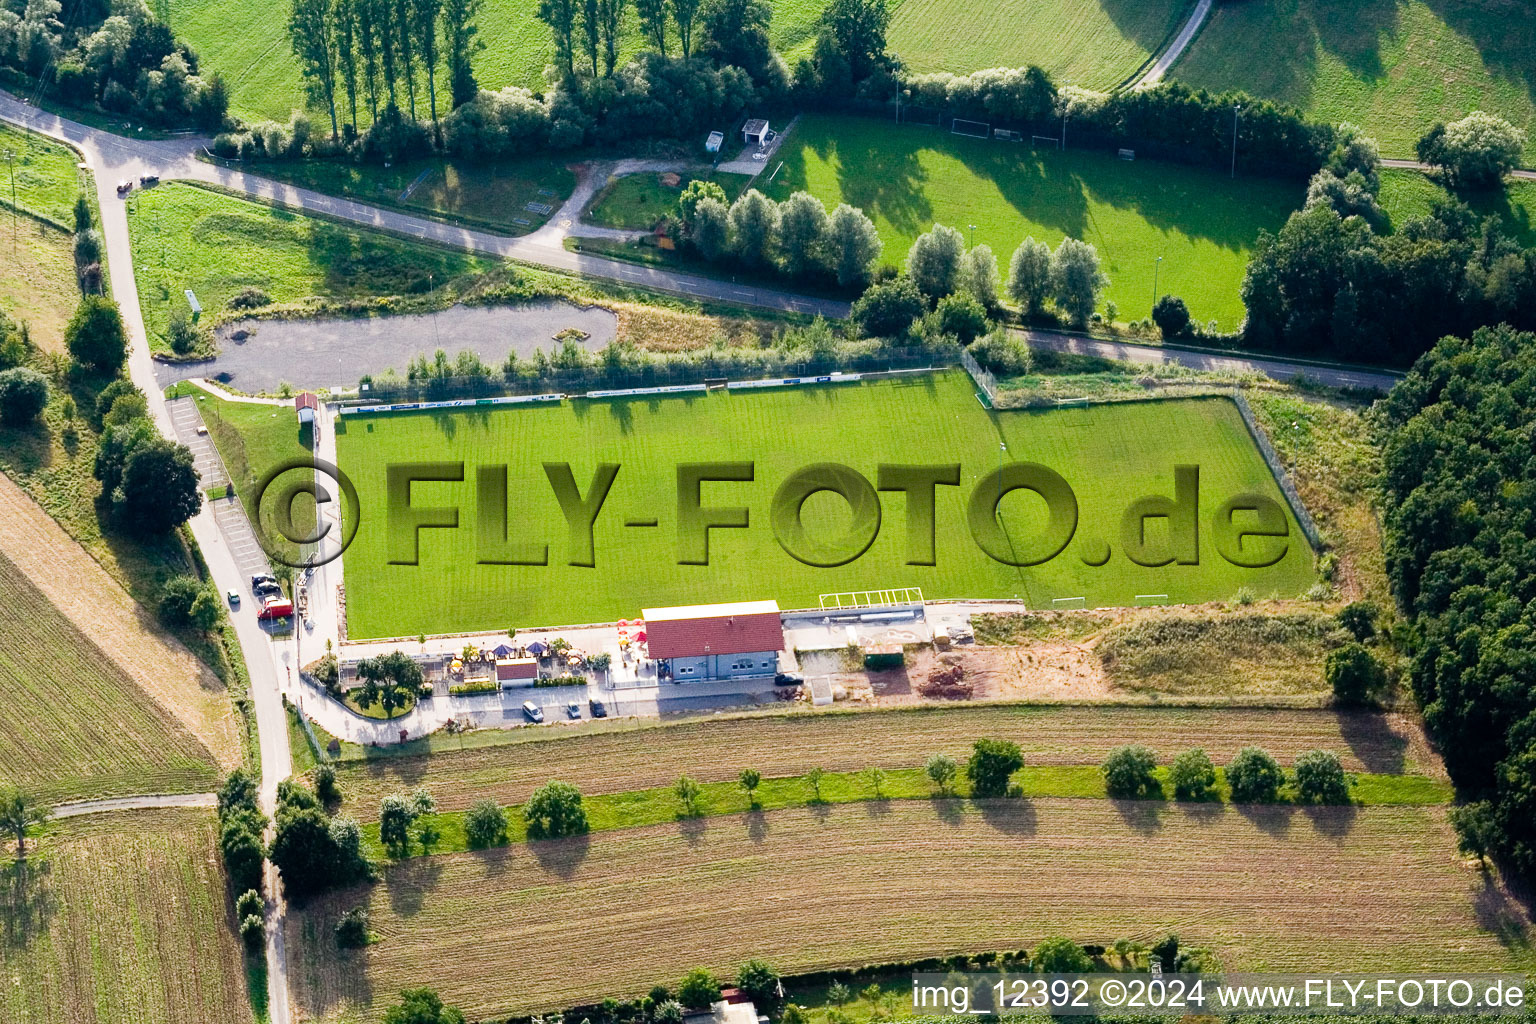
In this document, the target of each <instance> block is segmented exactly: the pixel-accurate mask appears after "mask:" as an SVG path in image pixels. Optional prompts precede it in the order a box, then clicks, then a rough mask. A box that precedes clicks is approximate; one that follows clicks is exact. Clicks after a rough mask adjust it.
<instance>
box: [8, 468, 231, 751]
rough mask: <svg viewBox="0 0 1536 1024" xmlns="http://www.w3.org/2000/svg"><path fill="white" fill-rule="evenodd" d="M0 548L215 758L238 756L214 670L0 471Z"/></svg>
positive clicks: (224, 694)
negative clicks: (157, 621)
mask: <svg viewBox="0 0 1536 1024" xmlns="http://www.w3.org/2000/svg"><path fill="white" fill-rule="evenodd" d="M0 551H3V552H4V553H5V556H6V557H7V558H9V559H10V560H11V561H12V562H13V563H14V564H15V565H16V567H17V568H18V569H20V570H21V572H22V573H23V574H24V575H25V576H26V577H27V579H28V580H30V581H31V582H32V585H33V586H35V587H37V589H38V590H40V591H42V593H43V594H44V595H45V596H47V598H48V599H49V601H51V602H52V603H53V604H54V606H55V607H56V608H58V610H59V611H60V612H61V613H62V614H63V615H64V617H65V618H67V619H68V620H69V621H70V622H71V623H73V624H74V626H75V628H77V629H79V630H80V631H81V632H82V633H84V634H85V635H86V636H87V637H89V638H90V639H91V640H92V641H93V642H94V643H95V644H96V645H97V646H98V647H100V648H101V649H102V651H104V652H105V653H106V655H107V656H108V657H110V658H111V659H112V661H113V662H115V663H116V664H117V665H118V667H119V668H121V669H122V670H123V671H124V672H125V673H126V674H127V675H128V677H129V678H130V679H132V680H133V681H134V682H135V683H137V684H138V685H139V686H140V687H141V688H142V689H143V690H144V692H145V693H146V694H148V695H149V697H150V698H151V699H153V700H154V701H155V703H156V704H158V705H160V707H162V708H164V709H165V710H166V711H167V712H168V713H169V714H171V715H172V716H173V717H175V718H176V720H177V721H179V722H180V723H181V724H182V725H184V726H185V727H186V728H187V730H188V731H189V732H191V733H192V735H193V736H196V737H197V738H198V740H200V741H201V742H202V744H203V746H205V747H207V748H208V750H209V752H210V753H212V754H213V756H214V757H215V758H216V759H217V760H218V762H219V764H220V765H222V766H224V767H233V766H234V765H236V764H238V763H239V762H240V756H241V754H240V734H239V724H238V722H237V721H236V719H235V711H234V707H233V706H232V705H231V703H230V699H229V694H228V691H227V690H226V689H225V687H224V684H223V682H221V681H220V680H219V677H218V676H216V675H214V674H213V672H212V671H210V670H209V668H208V666H206V665H204V664H203V663H202V662H201V661H199V660H198V659H197V658H196V656H194V655H193V654H192V652H191V651H188V650H187V649H186V648H185V647H183V646H182V645H181V644H180V643H178V642H177V641H176V640H174V639H172V638H171V637H168V636H166V635H165V634H164V633H163V632H162V631H161V630H160V628H159V627H158V626H157V625H156V624H155V622H154V619H153V618H152V616H151V615H150V613H149V611H148V610H146V609H145V608H143V607H142V606H140V605H139V603H138V602H137V601H135V600H134V599H133V598H132V597H130V596H129V594H128V592H127V591H125V590H124V589H123V588H122V587H121V586H119V585H118V583H117V581H116V580H114V579H113V578H112V577H111V576H109V575H107V572H106V570H105V569H103V568H102V567H101V566H100V565H98V564H97V562H96V560H95V559H94V558H92V557H91V556H90V555H89V554H87V553H86V551H85V549H84V548H82V547H81V546H80V545H79V544H76V543H75V541H74V540H73V539H72V538H71V537H70V536H69V534H67V533H65V532H64V530H63V528H62V527H60V526H59V525H58V524H57V523H55V522H54V521H53V520H52V519H50V518H49V517H48V514H47V513H46V512H44V511H43V510H42V509H41V508H39V507H38V506H37V505H36V503H34V502H33V501H32V499H31V498H29V497H27V495H26V494H25V493H24V492H23V491H22V490H21V489H20V488H19V487H17V486H16V485H15V483H13V482H12V481H11V479H10V478H9V477H7V476H5V475H4V474H0Z"/></svg>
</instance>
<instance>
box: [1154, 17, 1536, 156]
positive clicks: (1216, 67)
mask: <svg viewBox="0 0 1536 1024" xmlns="http://www.w3.org/2000/svg"><path fill="white" fill-rule="evenodd" d="M1255 40H1262V41H1263V44H1262V45H1255ZM1533 65H1536V26H1533V24H1532V22H1531V20H1530V18H1528V17H1523V16H1521V14H1520V13H1518V12H1517V9H1516V7H1515V6H1514V5H1502V4H1490V3H1484V2H1482V0H1369V2H1365V3H1355V4H1336V3H1331V2H1329V0H1276V2H1271V3H1244V4H1217V5H1216V8H1215V10H1213V11H1212V13H1211V17H1210V21H1209V22H1208V23H1207V25H1206V26H1205V28H1204V29H1203V30H1202V31H1201V33H1200V35H1199V36H1198V37H1196V39H1195V41H1194V43H1193V44H1192V45H1191V46H1190V48H1189V51H1188V52H1187V53H1185V55H1184V56H1183V58H1181V59H1180V60H1179V62H1178V63H1177V64H1176V65H1174V68H1173V72H1172V75H1171V77H1173V78H1177V79H1179V80H1180V81H1183V82H1187V83H1188V84H1190V85H1192V86H1195V87H1197V88H1206V89H1210V90H1212V91H1213V92H1221V91H1223V90H1227V89H1242V90H1244V91H1246V92H1249V93H1251V94H1253V95H1256V96H1263V97H1265V98H1267V99H1274V100H1280V101H1283V102H1286V103H1291V104H1295V105H1296V106H1298V107H1300V108H1302V109H1303V110H1305V111H1307V112H1308V113H1309V114H1311V115H1312V116H1314V117H1316V118H1317V119H1319V120H1322V121H1330V122H1339V121H1351V122H1353V123H1355V124H1358V125H1360V126H1361V127H1363V128H1364V129H1365V131H1366V134H1368V135H1371V136H1374V137H1375V138H1376V139H1377V140H1378V141H1380V142H1381V144H1382V151H1383V154H1384V155H1386V156H1392V157H1412V156H1413V144H1414V142H1415V141H1416V140H1417V139H1418V138H1419V136H1421V135H1423V134H1424V133H1425V132H1426V131H1428V130H1429V128H1430V126H1431V125H1433V124H1434V123H1435V122H1436V121H1442V120H1444V121H1452V120H1455V119H1456V118H1459V117H1461V116H1463V115H1465V114H1466V113H1467V112H1468V111H1470V110H1478V109H1481V110H1487V111H1491V112H1493V113H1496V114H1499V115H1500V116H1502V117H1505V118H1508V119H1509V120H1510V121H1512V122H1514V123H1515V124H1516V125H1519V126H1521V127H1524V128H1527V129H1529V128H1532V127H1536V90H1533V87H1532V85H1531V80H1530V69H1531V67H1532V66H1533ZM1526 159H1527V160H1528V161H1529V160H1532V159H1536V137H1533V138H1532V139H1531V140H1530V145H1529V146H1528V147H1527V149H1526Z"/></svg>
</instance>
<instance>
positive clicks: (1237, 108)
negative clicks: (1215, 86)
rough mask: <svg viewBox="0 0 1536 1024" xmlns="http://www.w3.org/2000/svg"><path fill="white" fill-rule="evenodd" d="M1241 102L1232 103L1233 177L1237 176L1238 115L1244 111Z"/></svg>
mask: <svg viewBox="0 0 1536 1024" xmlns="http://www.w3.org/2000/svg"><path fill="white" fill-rule="evenodd" d="M1242 109H1243V105H1242V104H1241V103H1234V104H1232V177H1233V178H1234V179H1236V178H1237V115H1238V114H1239V113H1240V112H1241V111H1242Z"/></svg>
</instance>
